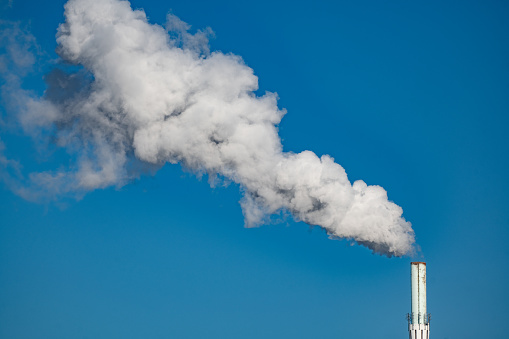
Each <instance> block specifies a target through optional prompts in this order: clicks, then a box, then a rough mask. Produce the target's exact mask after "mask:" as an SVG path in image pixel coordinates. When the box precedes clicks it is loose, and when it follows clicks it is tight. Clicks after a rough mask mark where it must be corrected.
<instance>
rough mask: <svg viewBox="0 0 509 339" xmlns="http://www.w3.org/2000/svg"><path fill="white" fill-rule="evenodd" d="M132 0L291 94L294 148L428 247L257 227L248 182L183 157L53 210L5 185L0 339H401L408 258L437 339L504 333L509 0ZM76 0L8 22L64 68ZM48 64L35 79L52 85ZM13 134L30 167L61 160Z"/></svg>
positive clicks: (13, 10) (286, 139)
mask: <svg viewBox="0 0 509 339" xmlns="http://www.w3.org/2000/svg"><path fill="white" fill-rule="evenodd" d="M131 3H132V6H133V8H143V9H144V10H145V11H146V13H147V16H148V18H149V20H150V22H152V23H159V24H164V21H165V16H166V14H167V12H168V11H169V10H171V11H172V12H173V13H174V14H175V15H177V16H179V17H180V18H181V19H182V20H184V21H186V22H188V23H189V24H191V25H192V26H193V29H200V28H205V27H207V26H209V27H211V28H212V30H213V31H214V32H215V38H214V39H213V40H211V48H212V49H213V50H220V51H222V52H231V53H234V54H237V55H240V56H242V57H243V59H244V60H245V62H246V64H247V65H248V66H250V67H252V68H253V69H254V72H255V74H256V75H257V76H258V77H259V84H260V93H263V92H264V91H266V90H268V91H273V92H277V93H278V94H279V96H280V101H279V107H281V108H286V109H287V110H288V114H287V115H286V116H285V117H284V118H283V121H282V123H281V125H280V136H281V138H282V140H283V145H284V150H285V151H293V152H300V151H303V150H312V151H314V152H315V153H317V154H318V155H322V154H330V155H331V156H332V157H334V158H335V160H336V161H337V162H338V163H339V164H341V165H342V166H343V167H344V168H345V169H346V171H347V173H348V176H349V178H350V180H351V181H353V180H357V179H362V180H364V181H365V182H366V183H368V184H371V185H374V184H376V185H381V186H383V187H384V188H385V189H386V190H387V192H388V195H389V199H391V200H392V201H394V202H396V203H397V204H398V205H400V206H402V207H403V209H404V217H405V218H406V219H407V220H409V221H410V222H411V223H412V225H413V228H414V230H415V232H416V238H417V243H418V245H419V246H420V247H421V252H420V254H419V255H417V256H416V257H415V258H408V257H405V258H387V257H382V256H379V255H373V254H372V253H371V252H370V251H369V250H368V249H366V248H364V247H361V246H358V245H354V246H351V244H350V242H348V241H345V240H343V241H338V240H330V239H328V237H327V235H326V233H325V232H324V231H322V230H321V229H320V228H319V227H315V228H310V227H309V226H308V225H306V224H304V223H297V222H294V221H293V220H292V219H290V218H289V219H288V220H287V221H286V222H284V223H280V224H276V225H269V226H263V227H260V228H254V229H246V228H243V216H242V212H241V208H240V206H239V204H238V201H239V199H240V198H241V194H240V193H239V190H238V187H236V186H235V185H231V186H229V187H226V188H224V187H216V188H210V187H209V185H208V183H207V180H206V179H202V180H198V179H197V178H196V177H195V176H194V175H193V174H191V173H188V172H184V171H182V169H181V168H180V166H178V165H166V166H165V167H164V168H163V169H162V170H160V171H159V172H158V173H157V174H155V175H154V176H150V175H147V176H143V177H141V178H140V179H139V180H136V181H134V182H132V183H130V184H128V185H126V186H124V187H122V188H120V189H115V188H109V189H104V190H97V191H94V192H91V193H89V194H88V195H86V196H85V197H84V198H83V199H82V200H80V201H66V202H61V203H51V204H47V205H40V204H33V203H30V202H27V201H25V200H23V199H22V198H20V197H18V196H16V195H14V194H13V193H11V192H10V191H9V190H8V189H7V188H6V186H5V185H2V186H0V201H1V204H0V337H1V338H222V339H226V338H232V339H233V338H266V339H269V338H372V337H373V335H375V336H376V337H377V338H405V337H407V336H408V332H407V324H406V319H405V315H406V313H407V312H410V262H411V261H426V262H427V265H428V266H427V268H428V311H429V312H431V314H432V322H431V336H432V337H433V338H450V339H452V338H465V339H466V338H503V337H505V336H506V332H507V330H506V328H505V327H504V324H505V323H506V322H507V319H508V318H509V309H508V308H507V303H508V302H509V293H508V291H507V286H509V269H508V268H507V267H508V266H507V262H508V260H509V247H508V246H507V243H508V241H509V228H508V227H509V214H508V211H507V209H508V206H509V196H508V192H509V180H508V179H507V173H508V172H509V137H508V132H507V131H508V127H509V43H508V42H509V40H508V37H509V20H507V18H508V16H509V5H508V3H507V2H505V1H428V2H408V1H383V2H380V1H355V2H354V1H351V2H346V1H312V2H303V1H293V2H291V4H290V3H289V2H287V1H279V0H272V1H265V0H261V1H257V2H248V3H242V2H241V3H239V2H237V1H223V0H215V1H195V0H188V1H154V0H150V1H141V0H133V1H131ZM9 4H10V6H9ZM63 4H64V1H60V0H58V1H49V2H45V1H29V0H13V1H10V2H8V1H3V2H2V3H1V7H2V8H1V11H0V17H1V18H2V20H12V21H20V22H21V23H22V25H27V26H28V27H29V29H30V31H31V32H32V34H33V35H34V36H35V38H36V39H37V42H38V44H39V45H40V46H41V50H42V51H44V52H45V53H47V55H48V57H49V58H56V57H57V56H56V54H55V53H54V49H55V47H56V42H55V33H56V28H57V26H58V24H59V23H61V22H63V20H64V18H63ZM44 72H45V70H44V69H41V70H40V72H38V73H36V74H31V75H30V77H29V78H28V79H27V81H26V82H25V83H24V86H25V87H26V88H30V89H32V90H35V91H38V92H40V93H42V91H44V82H43V81H42V77H43V75H44ZM2 115H3V116H4V118H5V117H6V116H8V115H9V111H7V110H5V109H4V108H2ZM1 128H2V130H1V133H2V134H1V139H2V140H3V142H4V143H5V145H6V151H5V154H6V155H7V156H8V157H10V158H13V159H17V160H19V161H20V162H21V163H23V165H24V166H25V167H24V168H25V170H26V171H27V172H29V171H32V170H43V169H47V168H58V167H59V166H60V164H61V159H60V158H59V157H60V155H58V154H57V155H55V156H53V157H48V158H46V157H42V156H40V155H39V154H38V153H37V151H36V150H35V148H34V147H33V145H32V143H31V141H30V139H29V138H27V137H24V136H23V135H22V134H21V133H19V131H15V130H8V129H7V127H6V126H5V125H2V127H1Z"/></svg>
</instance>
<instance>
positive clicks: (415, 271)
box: [408, 262, 429, 339]
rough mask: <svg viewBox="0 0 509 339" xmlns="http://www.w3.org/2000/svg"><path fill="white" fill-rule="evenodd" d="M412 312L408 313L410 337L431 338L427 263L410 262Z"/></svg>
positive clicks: (417, 338)
mask: <svg viewBox="0 0 509 339" xmlns="http://www.w3.org/2000/svg"><path fill="white" fill-rule="evenodd" d="M410 274H411V282H412V313H410V314H408V333H409V338H410V339H429V314H427V313H426V312H427V310H426V263H424V262H412V263H410Z"/></svg>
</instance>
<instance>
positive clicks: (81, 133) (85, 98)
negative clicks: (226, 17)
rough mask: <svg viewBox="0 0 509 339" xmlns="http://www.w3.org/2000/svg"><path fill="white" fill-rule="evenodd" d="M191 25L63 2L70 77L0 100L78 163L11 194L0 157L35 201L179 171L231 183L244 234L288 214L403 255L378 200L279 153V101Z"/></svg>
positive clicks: (328, 169) (403, 231)
mask: <svg viewBox="0 0 509 339" xmlns="http://www.w3.org/2000/svg"><path fill="white" fill-rule="evenodd" d="M189 28H190V26H189V25H188V24H187V23H185V22H183V21H181V20H180V19H179V18H177V17H176V16H175V15H173V14H168V17H167V23H166V27H162V26H160V25H155V24H150V23H148V21H147V18H146V15H145V13H144V12H143V11H142V10H132V9H131V7H130V4H129V3H128V2H127V1H117V0H70V1H69V2H68V3H67V4H66V5H65V22H64V23H63V24H61V25H60V26H59V28H58V33H57V43H58V49H57V52H58V54H59V56H60V57H61V59H62V61H63V62H65V63H69V64H73V65H78V66H79V67H75V69H77V70H76V71H74V72H64V71H62V70H59V69H58V68H55V69H54V70H53V71H51V72H50V73H49V74H48V75H47V76H46V82H47V83H48V88H47V90H46V92H45V94H44V95H43V96H42V97H37V96H35V95H33V94H30V93H28V92H26V91H24V90H21V88H18V89H16V88H14V87H15V86H7V85H4V87H3V90H2V92H3V97H4V99H5V100H6V101H9V102H10V107H16V111H17V112H18V116H19V120H20V122H21V125H22V126H23V128H24V130H25V132H27V133H29V134H31V135H32V136H34V137H36V138H39V137H43V136H44V135H46V136H47V135H50V136H51V139H52V141H53V142H55V143H56V145H58V146H59V147H63V148H65V149H66V151H67V152H68V153H69V154H70V155H71V157H72V159H74V160H75V161H74V163H73V164H72V165H70V166H69V168H68V169H66V170H60V171H54V172H41V173H35V174H31V175H30V177H29V178H28V179H25V180H26V181H27V182H28V183H25V184H23V183H22V180H21V179H19V180H18V181H17V183H18V184H17V185H18V186H17V187H15V186H16V185H14V184H12V182H13V180H14V179H15V178H13V177H14V176H13V175H12V173H13V172H15V171H14V168H15V167H16V166H14V165H15V164H14V163H13V162H12V160H8V159H6V158H5V157H4V156H3V155H1V154H0V165H1V166H3V170H2V172H3V174H2V177H3V178H4V182H10V184H9V183H8V185H9V187H10V188H11V189H13V191H15V192H16V193H18V194H20V195H22V196H24V197H25V198H28V199H37V198H40V197H42V196H47V195H51V196H62V195H66V194H70V193H74V194H76V193H78V194H80V193H82V194H83V193H85V192H87V191H91V190H94V189H98V188H105V187H109V186H122V185H125V184H126V183H128V182H129V181H130V180H132V179H134V178H136V177H138V176H139V175H140V174H141V173H142V172H143V171H145V170H146V169H147V168H151V169H157V168H160V167H162V166H163V165H164V164H165V163H172V164H175V163H181V164H182V165H183V166H184V167H186V168H188V169H190V170H192V171H194V172H195V173H207V174H208V175H209V176H210V177H211V178H216V177H217V178H223V179H226V180H229V181H232V182H234V183H236V184H238V185H239V186H240V188H241V190H242V192H243V198H242V201H241V206H242V210H243V214H244V217H245V224H246V226H248V227H251V226H257V225H260V224H263V223H264V222H267V216H269V215H271V214H274V213H278V212H280V211H289V212H291V214H292V215H293V217H294V218H295V219H296V220H300V221H304V222H305V223H307V224H310V225H319V226H321V227H322V228H324V229H325V230H326V231H327V232H328V234H329V235H330V236H331V237H337V238H347V239H352V240H354V241H356V242H357V243H359V244H361V245H364V246H366V247H368V248H370V249H371V250H372V251H373V252H375V253H380V254H384V255H387V256H393V255H394V256H402V255H409V254H412V253H413V247H414V232H413V230H412V228H411V225H410V223H409V222H407V221H405V219H404V218H403V217H402V213H403V210H402V209H401V207H399V206H398V205H396V204H394V203H393V202H390V201H389V200H388V198H387V193H386V191H385V190H384V189H383V188H382V187H380V186H368V185H366V184H365V183H364V182H363V181H360V180H359V181H356V182H354V183H353V184H351V183H350V181H349V180H348V178H347V175H346V172H345V170H344V169H343V167H341V166H340V165H339V164H337V163H335V162H334V160H333V159H332V158H331V157H330V156H327V155H324V156H322V157H318V156H317V155H315V154H314V153H313V152H310V151H303V152H301V153H291V152H283V147H282V144H281V140H280V138H279V135H278V129H277V126H278V124H279V122H280V121H281V119H282V117H283V116H284V114H285V113H286V112H285V110H281V109H279V108H278V106H277V95H276V94H275V93H266V94H265V95H263V96H257V95H255V93H254V92H255V91H256V90H257V89H258V78H257V77H256V76H255V75H254V74H253V70H252V69H251V68H249V67H248V66H246V65H245V64H244V62H243V60H242V59H241V58H240V57H239V56H235V55H232V54H224V53H221V52H214V51H212V52H210V51H209V46H208V37H209V36H210V35H211V34H213V33H212V31H211V30H210V29H206V30H201V31H198V32H197V33H196V34H191V33H189ZM20 51H23V48H21V49H20ZM26 53H27V55H28V54H29V51H28V50H27V51H26ZM4 74H6V73H5V70H4ZM18 82H19V81H18ZM11 83H13V82H11ZM14 83H15V82H14ZM0 144H1V142H0ZM9 168H10V169H9ZM6 173H11V174H10V175H9V174H6ZM6 178H9V179H6ZM28 186H29V188H28Z"/></svg>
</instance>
